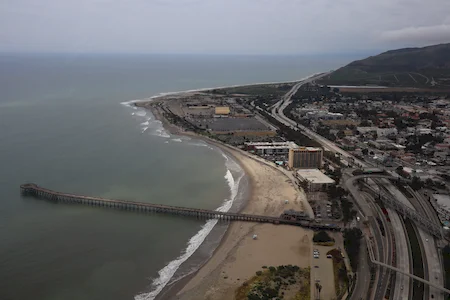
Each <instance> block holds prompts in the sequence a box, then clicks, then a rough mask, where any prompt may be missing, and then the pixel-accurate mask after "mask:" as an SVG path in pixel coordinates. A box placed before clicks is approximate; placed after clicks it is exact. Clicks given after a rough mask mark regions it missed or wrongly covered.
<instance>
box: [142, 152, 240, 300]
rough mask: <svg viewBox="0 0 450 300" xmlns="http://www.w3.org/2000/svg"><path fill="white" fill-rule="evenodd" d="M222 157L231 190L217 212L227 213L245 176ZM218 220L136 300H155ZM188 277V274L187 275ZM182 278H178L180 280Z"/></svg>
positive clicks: (207, 225)
mask: <svg viewBox="0 0 450 300" xmlns="http://www.w3.org/2000/svg"><path fill="white" fill-rule="evenodd" d="M221 154H222V156H223V157H224V158H225V165H226V166H227V171H226V173H225V176H224V178H225V180H226V181H227V183H228V186H229V188H230V198H229V199H225V201H224V202H223V204H222V205H221V206H220V207H219V208H217V209H216V210H217V211H221V212H227V211H228V210H230V208H231V206H232V205H233V201H234V200H235V199H236V196H237V194H238V191H239V182H240V181H241V179H242V177H243V176H244V172H243V170H242V169H241V168H240V166H239V165H238V164H237V163H236V162H235V161H234V160H232V159H230V158H228V156H226V155H225V154H224V153H223V152H221ZM232 170H234V171H236V172H238V173H237V179H235V178H234V177H233V174H232ZM217 222H218V220H217V219H211V220H208V221H207V222H206V223H205V225H203V226H202V228H201V229H200V231H199V232H197V234H196V235H194V236H193V237H192V238H191V239H190V240H189V242H188V244H187V247H186V249H185V250H184V252H183V254H181V255H180V256H179V257H178V258H176V259H174V260H172V261H171V262H170V263H169V264H168V265H167V266H165V267H164V268H162V269H161V270H160V271H159V272H158V275H159V277H158V278H157V279H155V280H153V282H152V287H153V290H152V291H151V292H149V293H142V294H139V295H137V296H135V297H134V299H135V300H153V299H155V297H156V296H157V295H158V294H159V293H160V292H161V291H162V290H163V288H164V287H165V286H166V285H167V284H168V283H169V281H170V279H171V278H172V277H173V275H174V274H175V272H176V271H177V270H178V268H179V267H180V266H181V264H183V263H184V262H185V261H186V260H187V259H188V258H189V257H191V256H192V254H194V252H195V251H196V250H197V249H198V248H199V247H200V245H201V244H202V243H203V242H204V241H205V239H206V237H207V236H208V234H209V233H210V232H211V230H212V229H213V228H214V226H215V225H216V224H217ZM186 275H187V274H186ZM179 279H181V278H178V280H179Z"/></svg>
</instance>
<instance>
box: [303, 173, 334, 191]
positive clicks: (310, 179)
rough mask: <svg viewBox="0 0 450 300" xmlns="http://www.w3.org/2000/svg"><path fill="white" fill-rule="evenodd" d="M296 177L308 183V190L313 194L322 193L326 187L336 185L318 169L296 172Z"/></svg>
mask: <svg viewBox="0 0 450 300" xmlns="http://www.w3.org/2000/svg"><path fill="white" fill-rule="evenodd" d="M296 176H297V178H298V179H299V180H300V181H302V182H304V181H306V182H307V183H308V190H309V191H311V192H314V191H320V190H321V189H322V188H323V187H324V186H325V187H328V186H330V185H332V184H334V183H335V181H334V180H333V179H331V178H330V177H328V176H327V175H325V174H323V173H322V172H321V171H320V170H318V169H300V170H298V171H297V172H296Z"/></svg>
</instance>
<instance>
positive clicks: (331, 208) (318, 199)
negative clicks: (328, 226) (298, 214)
mask: <svg viewBox="0 0 450 300" xmlns="http://www.w3.org/2000/svg"><path fill="white" fill-rule="evenodd" d="M308 202H309V203H310V204H311V207H312V209H313V212H314V216H315V218H316V219H319V220H325V221H326V220H338V219H340V218H341V213H340V208H339V204H338V203H337V201H328V196H327V195H326V193H323V192H316V193H308Z"/></svg>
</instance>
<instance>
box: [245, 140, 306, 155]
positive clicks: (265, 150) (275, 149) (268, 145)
mask: <svg viewBox="0 0 450 300" xmlns="http://www.w3.org/2000/svg"><path fill="white" fill-rule="evenodd" d="M297 147H298V146H297V144H296V143H294V142H249V143H245V148H246V150H253V151H255V153H256V154H258V155H288V154H289V150H290V149H293V148H297Z"/></svg>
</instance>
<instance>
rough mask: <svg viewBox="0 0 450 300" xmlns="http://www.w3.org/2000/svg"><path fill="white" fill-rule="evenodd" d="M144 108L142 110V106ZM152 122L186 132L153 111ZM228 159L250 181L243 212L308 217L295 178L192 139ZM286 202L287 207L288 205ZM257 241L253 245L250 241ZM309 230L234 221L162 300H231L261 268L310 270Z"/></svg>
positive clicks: (251, 158) (243, 155)
mask: <svg viewBox="0 0 450 300" xmlns="http://www.w3.org/2000/svg"><path fill="white" fill-rule="evenodd" d="M142 106H144V107H148V106H146V105H142ZM152 112H153V114H154V115H155V117H156V118H158V119H160V120H161V121H162V122H163V124H164V127H165V128H166V129H167V130H169V131H170V132H171V133H173V134H186V135H189V136H191V137H192V136H193V134H192V133H189V132H184V131H183V130H182V129H181V128H178V127H176V126H173V125H171V124H168V122H167V121H166V120H164V118H162V117H161V114H160V113H159V112H158V110H157V109H152ZM196 137H197V138H199V139H202V140H205V141H206V142H208V143H210V144H212V145H214V146H216V147H219V148H221V149H222V150H223V151H225V152H227V153H228V154H230V155H232V156H233V157H234V159H236V161H237V162H238V163H239V164H240V165H241V166H242V168H243V169H244V170H245V172H246V174H247V176H249V179H250V189H251V191H250V193H249V197H250V198H249V199H248V201H247V204H246V206H245V207H244V208H243V209H242V210H241V212H243V213H249V214H260V215H267V216H279V215H280V214H281V213H282V212H283V211H284V210H286V209H294V210H302V211H306V212H308V213H309V212H310V211H311V208H310V206H309V204H308V203H307V201H306V196H305V194H304V193H303V191H302V190H300V189H299V188H298V187H297V185H296V184H294V183H293V182H292V180H294V178H292V177H291V176H288V175H289V174H288V173H287V172H285V171H283V169H281V168H279V167H275V166H274V165H273V164H272V163H269V162H265V161H264V160H262V159H259V158H257V157H255V156H253V155H251V154H248V153H247V152H244V151H242V150H240V149H237V148H234V147H231V146H228V145H225V144H222V143H219V142H216V141H213V140H210V139H207V138H204V137H200V136H196ZM285 200H288V201H289V202H288V203H287V204H286V203H285ZM254 234H256V235H257V236H258V237H257V239H256V240H254V239H253V238H252V237H253V235H254ZM312 235H313V233H312V231H310V230H307V229H304V228H300V227H293V226H287V225H273V224H259V223H250V222H233V223H232V224H231V225H230V227H229V229H228V231H227V233H226V234H225V236H224V238H223V239H222V242H221V244H220V245H219V247H218V248H217V249H216V250H215V252H214V254H213V256H212V257H211V258H210V259H209V261H208V262H207V263H205V264H204V265H203V266H202V268H200V270H199V271H197V272H196V273H195V275H193V276H191V277H190V278H189V280H185V281H183V283H182V284H183V285H184V287H183V288H181V289H180V286H178V287H176V288H175V289H174V290H171V291H169V292H168V293H166V294H165V295H163V297H162V298H163V299H183V300H187V299H215V300H216V299H234V293H235V290H236V289H237V288H238V287H239V286H241V285H242V283H243V282H244V281H246V280H248V279H250V278H251V277H252V276H254V275H255V272H256V271H258V270H261V267H262V266H278V265H288V264H292V265H297V266H299V267H308V266H310V263H311V259H310V255H309V254H310V251H311V245H312V241H311V239H312Z"/></svg>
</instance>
